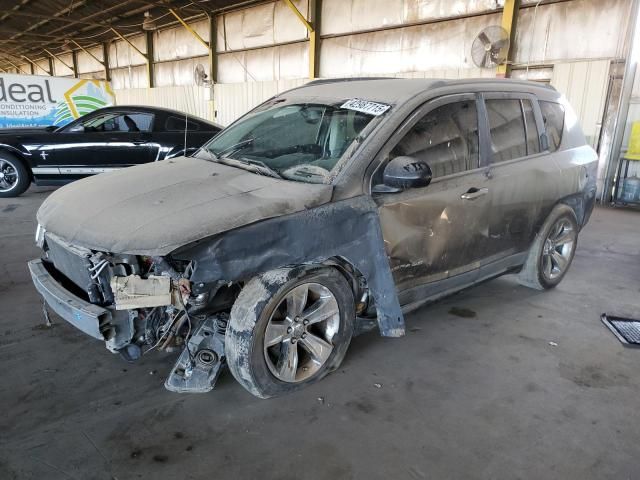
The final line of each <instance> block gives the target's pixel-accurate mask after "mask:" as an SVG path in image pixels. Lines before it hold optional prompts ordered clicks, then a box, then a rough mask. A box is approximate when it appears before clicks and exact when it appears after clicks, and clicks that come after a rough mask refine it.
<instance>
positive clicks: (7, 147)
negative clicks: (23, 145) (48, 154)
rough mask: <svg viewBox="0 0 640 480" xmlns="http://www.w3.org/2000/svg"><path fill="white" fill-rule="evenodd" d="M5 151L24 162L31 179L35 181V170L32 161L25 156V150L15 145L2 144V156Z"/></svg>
mask: <svg viewBox="0 0 640 480" xmlns="http://www.w3.org/2000/svg"><path fill="white" fill-rule="evenodd" d="M3 153H7V154H9V155H11V156H12V157H15V158H16V159H17V160H18V161H19V162H20V163H22V164H23V165H24V167H25V168H26V170H27V173H28V175H29V181H33V171H32V170H31V163H30V162H29V161H28V160H27V158H26V157H25V155H24V152H22V151H20V150H19V149H17V148H15V147H12V146H11V145H6V144H0V156H2V154H3Z"/></svg>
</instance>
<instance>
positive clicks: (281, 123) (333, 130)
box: [203, 100, 376, 183]
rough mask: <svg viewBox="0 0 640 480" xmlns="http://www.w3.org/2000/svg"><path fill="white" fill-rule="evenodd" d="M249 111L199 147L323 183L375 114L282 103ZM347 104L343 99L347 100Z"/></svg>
mask: <svg viewBox="0 0 640 480" xmlns="http://www.w3.org/2000/svg"><path fill="white" fill-rule="evenodd" d="M282 102H283V101H282V100H280V101H279V102H278V101H277V100H276V101H275V102H273V103H271V104H267V105H266V106H263V107H261V108H260V109H258V110H255V111H254V112H251V113H249V114H248V115H247V116H246V117H244V118H243V119H242V120H240V121H239V122H237V123H236V124H234V125H232V126H231V127H229V128H228V129H226V130H223V131H222V132H221V133H220V134H219V135H218V136H216V137H215V138H214V139H213V140H212V141H211V142H210V143H208V144H206V145H205V146H204V147H203V151H204V152H205V153H207V152H208V153H209V154H212V156H213V157H215V160H216V161H220V162H221V163H227V164H229V165H233V166H237V167H239V168H246V169H247V170H251V171H254V172H255V173H259V174H267V175H271V176H278V177H281V178H286V179H289V180H296V181H301V182H309V183H326V182H328V181H329V178H330V173H331V171H332V170H333V169H334V167H335V166H336V164H337V163H338V161H339V160H340V159H341V158H342V157H343V156H348V155H349V151H350V147H352V148H351V151H353V150H354V149H355V147H356V146H357V144H359V143H361V142H362V140H363V139H364V137H365V136H366V134H368V132H369V131H371V128H366V127H367V126H368V125H370V124H371V125H373V123H374V122H372V120H373V119H374V118H376V116H375V115H373V114H369V113H363V112H359V111H356V110H352V109H348V108H342V107H340V106H335V105H323V104H315V103H296V104H283V103H282ZM345 105H346V104H345Z"/></svg>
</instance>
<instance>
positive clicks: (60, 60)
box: [44, 48, 73, 71]
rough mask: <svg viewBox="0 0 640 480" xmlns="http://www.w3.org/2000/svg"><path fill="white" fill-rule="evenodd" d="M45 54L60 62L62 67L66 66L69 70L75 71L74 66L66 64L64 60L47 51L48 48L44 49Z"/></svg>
mask: <svg viewBox="0 0 640 480" xmlns="http://www.w3.org/2000/svg"><path fill="white" fill-rule="evenodd" d="M44 51H45V52H47V53H48V54H49V55H50V56H52V57H53V58H55V59H56V60H58V61H59V62H60V63H61V64H62V65H64V66H65V67H67V68H68V69H69V70H71V71H73V66H72V65H69V64H68V63H67V62H65V61H64V60H62V59H61V58H60V57H59V56H58V55H56V54H55V53H53V52H51V51H49V50H47V49H46V48H45V49H44Z"/></svg>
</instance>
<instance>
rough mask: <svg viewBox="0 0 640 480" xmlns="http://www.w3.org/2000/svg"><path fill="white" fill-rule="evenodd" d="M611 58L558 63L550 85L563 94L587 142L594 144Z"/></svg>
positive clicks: (600, 123)
mask: <svg viewBox="0 0 640 480" xmlns="http://www.w3.org/2000/svg"><path fill="white" fill-rule="evenodd" d="M610 66H611V61H609V60H596V61H593V62H570V63H558V64H556V65H554V67H553V77H552V79H551V85H553V86H554V87H555V88H556V89H557V90H558V91H560V92H562V93H564V95H565V96H566V97H567V100H569V103H570V104H571V106H572V107H573V109H574V110H575V111H576V115H577V117H578V119H579V121H580V125H582V130H583V131H584V134H585V136H586V137H587V141H588V142H589V144H590V145H591V146H593V147H596V146H597V142H598V137H599V135H600V128H601V127H602V116H603V112H604V104H605V100H606V96H607V87H608V85H609V68H610Z"/></svg>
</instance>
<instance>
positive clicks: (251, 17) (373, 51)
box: [23, 0, 640, 142]
mask: <svg viewBox="0 0 640 480" xmlns="http://www.w3.org/2000/svg"><path fill="white" fill-rule="evenodd" d="M294 3H295V4H296V6H297V7H298V9H299V10H300V11H301V12H302V13H303V14H305V15H307V18H309V1H308V0H294ZM501 3H502V2H499V1H498V0H323V2H322V9H321V10H322V11H321V16H322V21H321V31H320V37H321V40H320V64H319V74H320V76H321V77H339V76H366V75H394V76H412V77H445V78H459V77H471V76H488V77H490V76H493V75H494V70H492V69H488V70H481V69H478V68H476V67H475V66H474V65H473V62H472V61H471V58H470V49H471V44H472V43H473V40H474V38H475V37H476V36H477V34H478V33H479V32H480V31H481V30H482V29H483V28H484V27H486V26H489V25H496V24H499V23H500V18H501V13H500V12H499V11H497V10H498V7H499V5H500V4H501ZM522 4H523V6H526V7H527V8H523V9H521V11H520V13H519V20H518V29H517V37H516V42H515V45H514V48H515V50H514V54H515V64H514V68H515V69H520V70H517V71H516V75H517V76H518V77H519V78H527V77H529V76H531V77H532V78H535V79H538V80H545V81H549V80H550V81H551V82H552V83H553V84H554V85H555V86H556V87H557V88H558V89H559V90H560V91H562V92H563V93H565V94H566V95H567V97H568V98H569V99H570V101H571V102H572V103H573V104H574V105H575V106H576V110H577V111H578V112H579V115H580V118H581V119H582V121H583V125H584V128H585V132H586V133H587V135H588V136H589V138H590V139H591V141H592V142H594V141H595V139H596V138H597V136H598V128H599V122H600V118H601V114H602V106H603V102H604V95H605V94H606V85H605V84H606V81H605V79H606V77H607V75H608V73H607V72H608V70H607V68H608V64H609V62H610V61H611V60H613V59H620V58H622V57H623V41H624V38H625V33H626V29H627V23H628V22H627V17H628V15H629V9H630V2H629V0H570V1H559V2H553V3H548V4H541V5H539V6H537V7H536V6H535V5H536V4H538V2H537V0H523V2H522ZM215 22H216V27H217V42H216V50H217V52H216V54H217V62H218V71H217V80H218V82H219V83H218V85H216V87H215V92H214V93H212V94H211V95H212V96H213V100H214V102H215V105H216V107H215V109H214V108H209V107H207V108H206V109H205V110H204V111H203V110H202V109H198V108H199V107H195V106H194V107H193V108H194V109H196V110H194V111H193V112H194V113H195V112H196V111H197V112H198V114H203V113H204V114H205V116H208V117H209V118H212V119H213V118H214V115H215V112H217V118H216V120H218V121H219V122H221V123H223V124H227V123H229V122H231V121H232V120H233V119H235V118H237V116H239V115H240V114H241V113H244V111H245V110H246V109H248V108H250V107H251V106H253V105H255V104H257V103H259V102H260V101H262V100H265V99H266V98H268V97H269V96H271V95H273V94H274V93H276V92H278V91H281V90H282V89H283V88H284V87H283V86H288V85H292V86H296V85H299V84H301V83H302V82H304V81H305V80H304V79H305V78H306V77H307V72H308V58H309V52H308V44H309V42H308V34H307V30H306V29H305V27H304V26H303V25H302V23H301V22H300V21H299V19H297V18H296V17H295V15H294V14H293V13H292V12H291V11H290V10H289V8H288V7H287V5H286V4H285V2H284V1H282V0H277V1H272V2H267V3H263V4H259V5H257V6H253V7H249V8H244V9H239V10H236V11H229V12H226V13H223V14H220V15H218V16H217V17H216V19H215ZM191 26H192V28H194V29H195V30H196V31H197V32H198V33H199V34H200V36H201V37H202V38H205V39H208V38H209V34H210V32H209V20H208V19H205V20H198V21H194V22H191ZM129 40H130V41H131V42H132V43H133V44H134V45H136V47H137V48H138V49H139V50H141V51H143V52H145V51H146V45H145V43H146V42H145V36H144V35H138V36H134V37H131V38H130V39H129ZM153 40H154V63H155V65H154V73H155V81H156V88H155V89H154V90H155V91H154V92H153V93H148V94H142V93H141V92H140V91H138V89H143V88H145V87H147V85H148V80H147V72H146V65H145V59H144V58H143V57H142V56H141V55H140V54H139V53H138V52H137V51H136V50H135V49H133V48H132V47H131V46H130V45H129V44H128V43H126V42H124V41H122V40H117V41H114V42H111V43H110V45H109V61H110V67H111V75H112V85H113V87H114V89H116V91H117V92H118V93H117V97H118V101H119V102H120V103H124V102H128V101H129V100H130V99H137V100H138V101H139V102H142V101H144V103H150V102H154V103H155V102H157V104H161V105H166V104H167V102H169V100H168V98H169V97H170V96H171V95H174V94H175V92H176V91H177V90H175V89H174V87H176V86H182V87H190V86H193V85H194V79H193V69H194V68H195V66H196V65H197V64H198V63H201V64H202V65H203V66H204V67H205V70H207V71H208V68H209V61H208V52H207V49H206V48H205V47H204V46H203V45H202V44H201V43H200V42H198V40H196V39H195V38H194V37H193V36H192V35H191V34H190V33H189V32H188V31H187V30H186V29H184V27H182V26H181V25H178V26H175V27H172V28H169V29H165V30H161V31H157V32H154V34H153ZM89 52H90V53H91V54H92V55H94V56H95V57H97V58H98V59H102V58H103V51H102V46H96V47H92V48H90V49H89ZM61 58H62V59H63V60H64V62H65V63H67V64H68V65H71V63H72V61H71V55H64V56H63V57H61ZM77 59H78V70H79V73H80V76H82V77H83V78H102V77H104V69H103V66H102V65H101V64H100V63H99V62H97V61H96V60H95V59H94V58H92V56H91V55H89V54H87V53H85V52H83V51H77ZM38 65H40V63H38ZM42 66H43V67H44V68H48V65H44V64H43V65H42ZM528 67H532V69H531V70H529V69H528ZM23 68H24V70H29V69H30V66H28V65H25V66H24V67H23ZM54 69H55V73H56V74H57V75H71V73H72V72H71V71H70V69H69V68H67V67H66V66H64V65H63V63H62V62H60V61H58V60H55V61H54ZM254 84H255V85H254ZM585 84H588V86H587V87H585V86H584V85H585ZM129 90H133V91H129ZM179 91H182V90H179ZM184 91H189V90H188V89H186V90H184ZM195 91H198V90H197V89H196V90H195ZM193 98H201V97H200V96H198V95H196V96H195V97H193ZM634 98H640V96H637V97H634ZM170 103H171V102H170ZM177 104H179V105H183V106H184V107H185V108H186V107H188V105H189V102H188V101H186V100H185V101H184V102H177ZM189 108H190V107H189Z"/></svg>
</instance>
